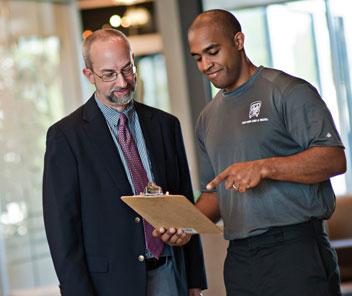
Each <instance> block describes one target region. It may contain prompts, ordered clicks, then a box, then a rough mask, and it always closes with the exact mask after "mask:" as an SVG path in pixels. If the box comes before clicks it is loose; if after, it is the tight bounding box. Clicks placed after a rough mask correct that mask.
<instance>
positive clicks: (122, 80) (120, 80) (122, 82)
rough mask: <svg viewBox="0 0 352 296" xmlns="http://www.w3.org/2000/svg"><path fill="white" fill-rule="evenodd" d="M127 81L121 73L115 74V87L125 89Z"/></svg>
mask: <svg viewBox="0 0 352 296" xmlns="http://www.w3.org/2000/svg"><path fill="white" fill-rule="evenodd" d="M127 84H128V83H127V80H126V78H125V77H124V76H123V74H122V73H117V77H116V80H115V85H116V86H118V87H126V86H127Z"/></svg>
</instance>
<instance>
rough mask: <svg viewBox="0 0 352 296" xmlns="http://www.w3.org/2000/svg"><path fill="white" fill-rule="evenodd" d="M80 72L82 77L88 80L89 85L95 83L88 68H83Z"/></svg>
mask: <svg viewBox="0 0 352 296" xmlns="http://www.w3.org/2000/svg"><path fill="white" fill-rule="evenodd" d="M82 72H83V74H84V76H86V77H87V79H88V80H89V82H90V83H91V84H94V83H95V79H94V74H93V72H92V70H90V69H88V68H83V71H82Z"/></svg>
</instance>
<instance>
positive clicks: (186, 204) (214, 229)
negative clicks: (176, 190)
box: [121, 195, 222, 234]
mask: <svg viewBox="0 0 352 296" xmlns="http://www.w3.org/2000/svg"><path fill="white" fill-rule="evenodd" d="M121 199H122V201H124V202H125V203H126V204H127V205H128V206H130V207H131V208H132V209H133V210H135V211H136V212H137V213H138V214H139V215H141V216H142V217H143V218H144V219H145V220H147V221H148V222H149V223H150V224H151V225H153V226H154V227H155V228H160V227H164V228H171V227H174V228H182V229H183V230H184V231H185V232H189V233H214V234H216V233H222V231H221V229H220V228H219V227H218V226H217V225H215V224H214V223H213V222H212V221H210V219H209V218H208V217H206V216H205V215H204V214H203V213H201V212H200V211H199V210H198V209H197V208H196V207H195V206H194V205H193V204H192V203H191V202H190V201H189V200H188V199H187V198H186V197H184V196H183V195H154V196H145V195H134V196H122V197H121Z"/></svg>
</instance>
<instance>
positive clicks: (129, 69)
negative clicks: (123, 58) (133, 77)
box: [121, 65, 133, 74]
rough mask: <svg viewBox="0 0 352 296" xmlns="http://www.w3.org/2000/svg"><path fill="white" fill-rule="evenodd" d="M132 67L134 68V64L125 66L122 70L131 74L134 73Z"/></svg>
mask: <svg viewBox="0 0 352 296" xmlns="http://www.w3.org/2000/svg"><path fill="white" fill-rule="evenodd" d="M132 69H133V66H132V65H128V66H127V67H125V68H123V69H122V70H121V72H122V73H123V74H131V73H132Z"/></svg>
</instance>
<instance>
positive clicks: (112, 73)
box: [103, 72, 116, 78]
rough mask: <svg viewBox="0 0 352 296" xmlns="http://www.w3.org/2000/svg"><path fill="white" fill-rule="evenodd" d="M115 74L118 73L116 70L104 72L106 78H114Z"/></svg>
mask: <svg viewBox="0 0 352 296" xmlns="http://www.w3.org/2000/svg"><path fill="white" fill-rule="evenodd" d="M115 74H116V73H115V72H107V73H103V76H104V77H105V78H112V77H114V76H115Z"/></svg>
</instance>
